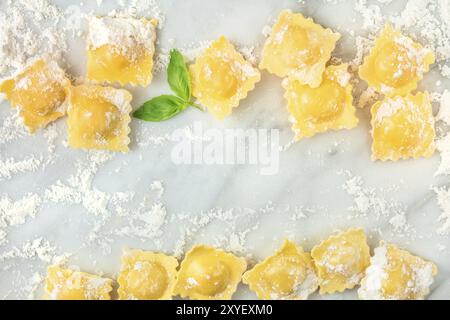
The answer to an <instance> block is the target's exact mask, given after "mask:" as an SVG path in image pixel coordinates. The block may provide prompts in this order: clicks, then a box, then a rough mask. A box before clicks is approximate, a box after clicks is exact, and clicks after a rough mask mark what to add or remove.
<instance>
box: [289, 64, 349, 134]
mask: <svg viewBox="0 0 450 320" xmlns="http://www.w3.org/2000/svg"><path fill="white" fill-rule="evenodd" d="M350 79H351V76H350V74H349V72H348V65H346V64H342V65H339V66H329V67H328V68H327V69H326V71H325V76H324V79H323V81H322V83H321V84H320V86H319V87H317V88H311V87H310V86H308V85H304V84H302V83H300V82H299V81H297V80H296V79H294V78H292V77H289V78H286V79H285V80H284V81H283V87H284V89H285V95H284V96H285V98H286V100H287V104H288V111H289V113H290V114H291V121H292V122H293V126H292V130H293V131H294V132H295V137H296V139H297V140H300V139H303V138H307V137H312V136H314V135H316V134H318V133H322V132H325V131H328V130H341V129H353V128H355V127H356V126H357V125H358V118H357V117H356V115H355V113H356V108H355V107H354V106H353V96H352V85H351V84H350Z"/></svg>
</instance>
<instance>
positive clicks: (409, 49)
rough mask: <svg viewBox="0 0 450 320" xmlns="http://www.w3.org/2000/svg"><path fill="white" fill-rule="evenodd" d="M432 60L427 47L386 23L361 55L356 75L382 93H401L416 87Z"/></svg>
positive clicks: (408, 91) (402, 94)
mask: <svg viewBox="0 0 450 320" xmlns="http://www.w3.org/2000/svg"><path fill="white" fill-rule="evenodd" d="M434 62H435V57H434V54H433V53H432V52H431V51H430V50H428V49H426V48H424V47H422V45H420V44H419V43H417V42H415V41H414V40H412V39H411V38H409V37H407V36H405V35H403V34H402V33H401V32H400V31H397V30H395V29H394V28H393V27H392V26H391V25H390V24H387V25H386V26H385V28H384V30H383V32H382V33H381V35H380V36H379V38H378V39H377V40H376V41H375V46H374V47H373V49H372V50H371V52H370V54H369V55H368V56H367V57H366V58H365V59H364V64H363V65H362V66H361V68H360V69H359V76H360V77H361V79H363V80H365V81H366V82H367V83H368V84H369V86H370V87H373V88H374V89H376V90H377V91H378V92H380V93H383V94H384V95H386V96H389V97H393V96H397V95H399V96H404V95H406V94H408V93H410V92H411V91H413V90H415V89H416V88H417V84H418V83H419V81H420V80H422V78H423V75H424V73H426V72H428V71H429V67H430V65H431V64H433V63H434Z"/></svg>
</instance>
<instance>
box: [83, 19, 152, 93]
mask: <svg viewBox="0 0 450 320" xmlns="http://www.w3.org/2000/svg"><path fill="white" fill-rule="evenodd" d="M156 25H157V22H156V20H146V19H134V18H125V17H91V18H90V19H89V35H88V49H87V77H88V79H90V80H94V81H97V82H108V83H116V82H117V83H120V84H121V85H125V84H132V85H139V86H143V87H145V86H148V85H149V84H150V82H151V80H152V69H153V55H154V53H155V39H156V27H155V26H156Z"/></svg>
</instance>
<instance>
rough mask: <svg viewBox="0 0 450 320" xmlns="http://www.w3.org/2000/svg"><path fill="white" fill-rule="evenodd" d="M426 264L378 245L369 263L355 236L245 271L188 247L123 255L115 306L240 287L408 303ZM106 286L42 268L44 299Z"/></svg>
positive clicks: (430, 271) (104, 292) (104, 290)
mask: <svg viewBox="0 0 450 320" xmlns="http://www.w3.org/2000/svg"><path fill="white" fill-rule="evenodd" d="M436 274H437V267H436V265H435V264H434V263H432V262H429V261H426V260H424V259H422V258H420V257H417V256H414V255H412V254H411V253H409V252H408V251H405V250H401V249H399V248H398V247H396V246H395V245H393V244H387V243H385V242H383V241H382V242H381V243H380V245H379V246H378V247H377V248H375V254H374V256H372V257H371V256H370V249H369V245H368V244H367V239H366V235H365V233H364V231H363V230H362V229H350V230H347V231H344V232H341V233H338V234H335V235H332V236H330V237H329V238H328V239H326V240H324V241H323V242H322V243H320V244H319V245H317V246H315V247H314V248H313V249H312V251H311V253H309V252H305V251H304V250H303V248H302V247H300V246H298V245H297V244H296V243H294V242H292V241H290V240H286V241H285V242H284V244H283V245H282V246H281V248H280V249H279V250H278V251H276V252H275V253H274V254H273V255H272V256H270V257H268V258H266V259H265V260H264V261H262V262H259V263H257V264H256V265H254V266H253V267H252V268H251V269H250V270H247V261H246V260H245V259H244V258H241V257H237V256H236V255H234V254H232V253H229V252H225V251H223V250H221V249H218V248H214V247H211V246H206V245H196V246H194V247H193V248H192V249H191V250H190V251H189V252H187V253H186V255H185V257H184V260H183V261H182V262H181V264H179V262H178V259H177V258H175V257H172V256H169V255H166V254H163V253H159V252H158V253H155V252H148V251H142V250H126V251H125V252H124V254H123V257H122V266H121V269H120V272H119V275H118V277H117V283H118V286H119V287H118V299H121V300H167V299H172V297H174V296H180V297H182V298H189V299H196V300H229V299H231V298H232V296H233V294H234V293H235V292H236V289H237V286H238V284H239V283H240V282H241V281H243V283H244V284H247V285H248V287H249V289H250V290H251V291H253V292H254V293H255V294H256V296H257V297H258V298H260V299H264V300H305V299H308V297H309V295H311V294H312V293H314V292H315V291H317V290H318V289H320V291H319V292H320V294H322V295H323V294H331V293H336V292H343V291H345V290H347V289H353V288H355V287H356V286H359V289H358V295H359V298H360V299H371V300H372V299H377V300H384V299H389V300H416V299H424V298H425V297H426V296H427V295H428V294H429V292H430V286H431V284H432V283H433V278H434V277H435V276H436ZM113 283H114V281H113V280H112V279H108V278H103V277H99V276H96V275H93V274H88V273H85V272H81V271H77V270H73V269H67V268H63V267H60V266H50V267H49V268H48V273H47V279H46V283H45V290H46V293H45V296H44V298H45V299H57V300H109V299H111V297H112V292H113V287H114V286H113Z"/></svg>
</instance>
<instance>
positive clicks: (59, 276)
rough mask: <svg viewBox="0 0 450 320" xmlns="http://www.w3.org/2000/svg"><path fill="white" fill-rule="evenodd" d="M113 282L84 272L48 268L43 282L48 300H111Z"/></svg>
mask: <svg viewBox="0 0 450 320" xmlns="http://www.w3.org/2000/svg"><path fill="white" fill-rule="evenodd" d="M112 284H113V281H112V280H111V279H107V278H102V277H99V276H96V275H92V274H89V273H85V272H80V271H74V270H71V269H64V268H62V267H60V266H50V267H48V269H47V278H46V280H45V292H46V295H45V298H46V299H49V300H111V296H110V293H111V291H112V289H113V288H112Z"/></svg>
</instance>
